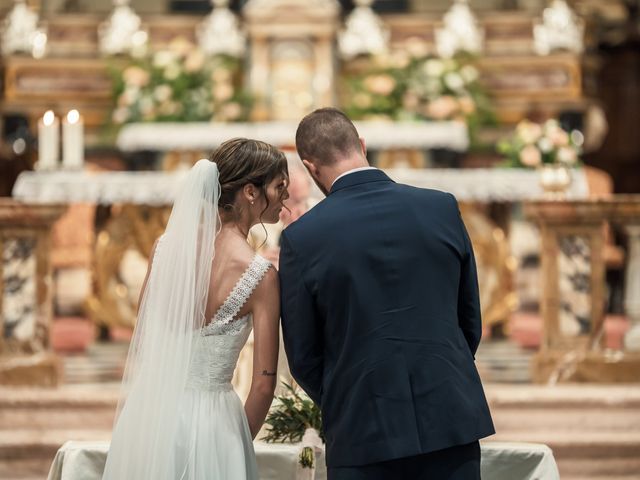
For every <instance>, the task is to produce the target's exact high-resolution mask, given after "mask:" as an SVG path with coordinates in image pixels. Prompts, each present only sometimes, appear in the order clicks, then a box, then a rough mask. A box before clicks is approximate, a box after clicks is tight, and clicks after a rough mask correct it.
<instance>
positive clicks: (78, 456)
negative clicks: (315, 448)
mask: <svg viewBox="0 0 640 480" xmlns="http://www.w3.org/2000/svg"><path fill="white" fill-rule="evenodd" d="M108 449H109V444H108V443H107V442H67V443H65V444H64V445H63V446H62V447H61V448H60V450H58V453H57V454H56V456H55V458H54V460H53V464H52V465H51V471H50V472H49V477H48V480H99V479H100V478H101V477H102V470H103V469H104V463H105V460H106V455H107V451H108ZM255 450H256V456H257V458H258V468H259V470H260V478H261V479H262V480H298V479H303V478H305V471H304V469H302V468H301V467H300V466H299V465H298V455H299V454H300V446H299V445H292V444H265V443H262V442H256V443H255ZM317 464H318V467H317V469H316V472H315V478H316V479H326V476H327V472H326V468H325V466H324V456H323V455H322V454H321V455H320V458H318V461H317ZM481 468H482V478H483V480H558V479H559V478H560V475H559V474H558V468H557V466H556V462H555V459H554V458H553V453H552V452H551V449H550V448H549V447H547V446H546V445H542V444H534V443H499V442H486V443H483V444H482V467H481Z"/></svg>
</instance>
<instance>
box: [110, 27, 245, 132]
mask: <svg viewBox="0 0 640 480" xmlns="http://www.w3.org/2000/svg"><path fill="white" fill-rule="evenodd" d="M240 84H241V63H240V60H239V59H236V58H233V57H229V56H214V57H208V56H206V55H205V54H204V53H203V52H202V51H201V50H199V49H198V48H197V47H195V46H194V45H193V44H191V43H190V42H188V41H186V40H181V39H177V40H174V41H173V42H171V44H170V45H169V47H168V48H167V49H165V50H160V51H157V52H155V53H153V54H151V55H147V56H144V57H141V58H134V59H132V61H131V63H130V64H129V65H127V66H126V67H125V68H124V69H121V70H120V69H118V70H116V71H115V72H114V92H113V95H114V103H115V105H114V109H113V111H112V114H111V121H112V123H113V124H115V125H122V124H124V123H130V122H189V121H219V122H233V121H242V120H245V119H246V118H247V117H248V115H249V107H250V103H251V102H250V99H249V97H248V96H247V95H246V94H245V93H244V92H243V91H242V90H241V89H240V88H239V85H240Z"/></svg>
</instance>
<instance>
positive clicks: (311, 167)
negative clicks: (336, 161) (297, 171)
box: [302, 159, 318, 178]
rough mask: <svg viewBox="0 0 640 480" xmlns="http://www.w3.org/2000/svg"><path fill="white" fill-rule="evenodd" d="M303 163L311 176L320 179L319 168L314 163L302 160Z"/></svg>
mask: <svg viewBox="0 0 640 480" xmlns="http://www.w3.org/2000/svg"><path fill="white" fill-rule="evenodd" d="M302 163H303V164H304V166H305V167H306V169H307V170H308V171H309V173H310V174H311V176H312V177H313V178H318V167H316V166H315V165H314V164H313V162H310V161H309V160H305V159H302Z"/></svg>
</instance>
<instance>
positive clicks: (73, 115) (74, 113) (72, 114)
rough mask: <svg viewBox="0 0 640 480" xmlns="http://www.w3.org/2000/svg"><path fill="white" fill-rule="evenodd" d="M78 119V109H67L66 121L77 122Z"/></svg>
mask: <svg viewBox="0 0 640 480" xmlns="http://www.w3.org/2000/svg"><path fill="white" fill-rule="evenodd" d="M78 120H80V113H79V112H78V110H75V109H73V110H69V113H67V122H69V123H78Z"/></svg>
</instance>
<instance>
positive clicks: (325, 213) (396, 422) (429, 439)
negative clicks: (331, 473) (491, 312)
mask: <svg viewBox="0 0 640 480" xmlns="http://www.w3.org/2000/svg"><path fill="white" fill-rule="evenodd" d="M280 282H281V296H282V305H281V307H282V328H283V334H284V344H285V349H286V352H287V357H288V360H289V366H290V369H291V373H292V374H293V377H294V378H295V379H296V381H297V382H298V383H299V384H300V385H301V386H302V388H303V389H304V390H305V391H306V392H307V393H308V394H309V396H310V397H311V398H312V399H313V400H314V401H315V402H316V403H317V404H318V405H320V407H321V409H322V416H323V429H324V434H325V439H326V445H327V453H326V455H327V465H328V466H330V467H338V466H350V465H351V466H354V465H365V464H371V463H376V462H380V461H384V460H390V459H394V458H402V457H408V456H413V455H419V454H421V453H427V452H431V451H434V450H440V449H443V448H447V447H451V446H454V445H460V444H465V443H470V442H473V441H475V440H477V439H479V438H482V437H485V436H488V435H491V434H493V433H494V428H493V424H492V421H491V415H490V413H489V407H488V406H487V403H486V400H485V396H484V392H483V389H482V385H481V383H480V378H479V376H478V372H477V370H476V367H475V364H474V354H475V352H476V349H477V348H478V343H479V342H480V336H481V325H480V304H479V297H478V284H477V277H476V267H475V261H474V257H473V250H472V248H471V243H470V241H469V237H468V235H467V232H466V230H465V227H464V224H463V222H462V219H461V217H460V213H459V211H458V205H457V202H456V199H455V198H454V197H453V195H451V194H448V193H443V192H439V191H435V190H426V189H420V188H414V187H410V186H407V185H401V184H397V183H394V182H393V181H392V180H390V179H389V177H387V175H385V174H384V172H382V171H380V170H364V171H358V172H353V173H350V174H348V175H346V176H344V177H342V178H339V179H338V180H337V181H336V182H335V184H334V185H333V188H332V189H331V193H330V194H329V196H328V197H327V198H326V199H325V200H323V201H322V202H320V203H319V204H318V205H317V206H316V207H314V208H313V209H312V210H310V211H309V212H308V213H306V214H305V215H304V216H302V217H301V218H300V219H299V220H298V221H297V222H295V223H293V224H292V225H290V226H289V227H288V228H287V229H286V230H285V231H284V232H283V236H282V249H281V253H280Z"/></svg>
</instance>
